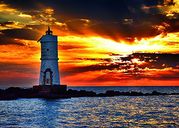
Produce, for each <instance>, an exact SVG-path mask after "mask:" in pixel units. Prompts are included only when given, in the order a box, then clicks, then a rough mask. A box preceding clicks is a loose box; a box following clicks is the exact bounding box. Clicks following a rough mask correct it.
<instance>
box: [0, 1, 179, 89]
mask: <svg viewBox="0 0 179 128" xmlns="http://www.w3.org/2000/svg"><path fill="white" fill-rule="evenodd" d="M47 26H50V27H51V29H52V30H53V33H54V34H55V35H57V36H58V45H59V46H58V50H59V67H60V80H61V84H67V85H68V86H177V85H179V84H178V83H179V0H53V1H52V0H38V1H37V0H26V1H24V0H16V1H14V0H0V49H1V50H0V87H8V86H20V87H31V86H33V85H37V84H38V81H39V72H40V43H38V42H37V40H38V39H39V38H40V37H41V36H42V35H44V34H45V31H46V30H47Z"/></svg>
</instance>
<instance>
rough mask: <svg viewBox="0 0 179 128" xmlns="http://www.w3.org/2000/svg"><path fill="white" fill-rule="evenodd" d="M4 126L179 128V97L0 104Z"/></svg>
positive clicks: (100, 98)
mask: <svg viewBox="0 0 179 128" xmlns="http://www.w3.org/2000/svg"><path fill="white" fill-rule="evenodd" d="M119 88H120V87H119ZM76 89H77V87H76ZM78 89H79V88H78ZM83 89H84V88H83ZM120 89H121V88H120ZM176 89H177V90H176ZM85 90H87V88H85ZM97 90H98V91H97V92H103V91H105V89H104V88H103V89H102V88H101V90H100V89H99V88H98V89H97ZM107 90H109V88H108V89H107ZM117 90H118V89H117ZM127 90H129V88H128V89H127ZM132 90H133V89H132ZM138 90H139V91H141V89H138ZM144 90H145V88H144ZM151 90H152V89H151ZM151 90H150V91H151ZM154 90H156V88H155V89H154ZM161 90H162V89H161ZM164 90H165V91H167V89H164ZM164 90H163V91H164ZM172 90H173V91H172ZM124 91H126V89H125V88H124ZM146 91H149V90H148V89H147V90H146ZM168 91H171V92H176V91H177V92H178V87H176V88H175V89H174V88H172V89H169V87H168ZM0 127H1V128H98V127H100V128H101V127H102V128H113V127H116V128H118V127H122V128H123V127H124V128H125V127H126V128H133V127H141V128H144V127H145V128H158V127H159V128H161V127H162V128H167V127H168V128H177V127H179V96H178V95H175V96H174V95H173V96H172V95H171V96H116V97H81V98H69V99H58V100H45V99H38V98H37V99H17V100H11V101H0Z"/></svg>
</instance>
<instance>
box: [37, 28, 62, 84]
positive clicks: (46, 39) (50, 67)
mask: <svg viewBox="0 0 179 128" xmlns="http://www.w3.org/2000/svg"><path fill="white" fill-rule="evenodd" d="M39 41H40V43H41V69H40V79H39V85H42V86H43V85H52V86H54V85H60V79H59V69H58V39H57V36H56V35H53V34H52V31H51V30H50V27H48V30H47V31H46V34H45V35H43V36H42V37H41V38H40V39H39Z"/></svg>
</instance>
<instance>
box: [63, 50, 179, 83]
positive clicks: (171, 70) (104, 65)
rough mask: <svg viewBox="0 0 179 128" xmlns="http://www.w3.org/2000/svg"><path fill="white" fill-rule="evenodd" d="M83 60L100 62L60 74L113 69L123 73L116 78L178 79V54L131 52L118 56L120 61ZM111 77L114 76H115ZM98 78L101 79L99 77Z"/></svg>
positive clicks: (107, 59) (108, 59)
mask: <svg viewBox="0 0 179 128" xmlns="http://www.w3.org/2000/svg"><path fill="white" fill-rule="evenodd" d="M134 58H138V59H139V61H142V62H145V64H142V65H140V64H137V63H135V62H133V60H132V59H134ZM84 59H85V58H84ZM84 59H83V60H84ZM79 60H81V59H79ZM85 60H91V61H98V62H99V61H100V62H101V63H100V64H95V65H90V66H83V67H76V68H73V69H70V70H65V71H64V72H63V71H62V72H63V73H62V75H63V76H68V75H74V74H78V73H83V72H89V71H111V72H113V71H114V70H115V72H116V70H118V71H121V73H120V74H119V75H121V74H123V75H122V76H123V77H122V78H117V79H118V80H119V79H120V80H121V79H125V80H126V79H131V78H130V77H133V79H143V78H147V79H152V80H165V79H166V80H172V79H179V75H178V74H179V70H178V69H179V61H178V60H179V54H153V53H133V54H131V55H129V56H127V57H120V58H119V60H121V61H118V62H112V59H110V58H106V59H99V58H98V59H95V58H86V59H85ZM146 68H148V70H146ZM167 68H168V69H167ZM153 69H154V70H155V73H154V74H152V72H153V71H152V70H153ZM115 72H113V73H115ZM147 72H151V73H149V74H150V75H148V74H146V73H147ZM116 75H117V74H116ZM113 78H115V76H114V77H113ZM97 79H98V78H97ZM99 79H101V77H100V78H99Z"/></svg>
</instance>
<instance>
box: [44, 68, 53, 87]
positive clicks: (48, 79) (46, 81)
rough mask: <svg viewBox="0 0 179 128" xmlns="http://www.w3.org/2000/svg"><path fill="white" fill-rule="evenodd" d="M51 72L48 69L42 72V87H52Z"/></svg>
mask: <svg viewBox="0 0 179 128" xmlns="http://www.w3.org/2000/svg"><path fill="white" fill-rule="evenodd" d="M52 73H53V72H52V71H51V69H50V68H47V69H46V70H45V72H44V85H52V80H53V79H52Z"/></svg>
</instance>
